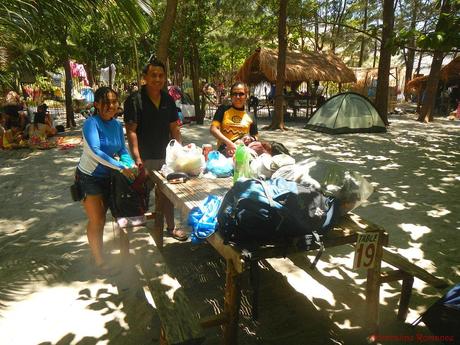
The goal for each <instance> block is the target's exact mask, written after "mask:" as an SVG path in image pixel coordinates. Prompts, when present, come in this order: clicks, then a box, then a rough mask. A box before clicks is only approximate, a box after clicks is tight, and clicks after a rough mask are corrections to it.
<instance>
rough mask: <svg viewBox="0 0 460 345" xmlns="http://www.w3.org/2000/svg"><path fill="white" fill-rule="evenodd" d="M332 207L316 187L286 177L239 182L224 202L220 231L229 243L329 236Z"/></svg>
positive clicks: (266, 242) (219, 213)
mask: <svg viewBox="0 0 460 345" xmlns="http://www.w3.org/2000/svg"><path fill="white" fill-rule="evenodd" d="M330 206H331V200H329V199H327V198H326V197H325V196H324V195H323V194H322V193H321V192H320V191H318V190H316V189H314V188H313V187H312V186H304V185H300V184H297V183H296V182H292V181H287V180H285V179H283V178H277V179H272V180H266V181H262V180H257V179H247V180H239V181H237V182H235V184H234V185H233V187H232V188H231V189H230V190H229V191H228V192H227V194H226V195H225V196H224V199H223V200H222V204H221V206H220V209H219V212H218V214H217V221H218V226H217V229H218V231H219V232H220V233H221V234H222V237H223V239H224V242H225V243H228V242H232V243H237V244H256V245H259V244H272V243H279V242H285V243H287V242H289V241H290V239H292V238H295V237H300V236H304V235H311V234H319V235H322V234H325V233H326V232H327V230H328V229H329V228H330V226H324V224H325V223H327V222H326V218H328V211H329V209H330ZM329 218H330V217H329ZM329 223H330V224H329V225H332V222H329Z"/></svg>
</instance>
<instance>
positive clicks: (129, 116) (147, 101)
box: [124, 59, 187, 241]
mask: <svg viewBox="0 0 460 345" xmlns="http://www.w3.org/2000/svg"><path fill="white" fill-rule="evenodd" d="M142 74H143V78H144V81H145V85H144V86H142V88H141V90H140V91H139V93H133V94H132V95H131V96H129V97H128V98H127V99H126V101H125V103H124V120H125V126H126V132H127V137H128V143H129V148H130V150H131V154H132V155H133V158H134V160H135V162H136V164H137V165H139V164H143V165H144V167H145V168H146V169H147V171H148V172H149V173H150V172H152V171H154V170H159V169H160V168H161V166H162V165H163V164H164V161H165V155H166V146H167V145H168V143H169V141H170V140H171V139H176V140H177V141H178V142H182V137H181V134H180V128H179V126H178V121H177V120H178V119H179V116H178V114H177V108H176V104H175V103H174V101H173V99H172V98H171V97H170V96H169V95H168V94H167V93H166V92H165V91H163V87H164V85H165V82H166V71H165V66H164V64H163V63H162V62H161V61H158V60H156V59H152V60H150V62H149V63H148V64H147V66H145V67H144V69H143V71H142ZM160 209H161V210H162V213H163V214H164V216H165V220H166V228H167V230H168V233H169V234H170V235H171V236H172V237H174V238H175V239H177V240H180V241H185V240H186V239H187V233H186V232H185V231H184V230H181V229H176V228H175V225H174V206H173V204H172V203H171V201H169V199H167V198H166V197H164V196H163V194H162V193H159V191H158V190H157V189H155V210H160Z"/></svg>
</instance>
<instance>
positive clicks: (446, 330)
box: [413, 283, 460, 344]
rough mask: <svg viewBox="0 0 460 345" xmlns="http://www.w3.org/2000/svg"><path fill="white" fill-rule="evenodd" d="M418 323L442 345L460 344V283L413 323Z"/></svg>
mask: <svg viewBox="0 0 460 345" xmlns="http://www.w3.org/2000/svg"><path fill="white" fill-rule="evenodd" d="M420 321H423V323H424V324H425V325H426V326H427V327H428V328H429V329H430V331H431V332H432V333H433V334H434V335H435V336H437V337H438V338H439V339H438V340H439V341H441V342H444V344H460V283H459V284H457V285H455V286H454V287H453V288H452V289H450V290H449V291H448V292H447V293H446V294H445V295H444V296H443V297H441V298H440V299H439V300H438V301H437V302H436V303H435V304H433V305H432V306H431V307H429V308H428V309H427V310H426V311H425V312H424V313H423V314H422V316H420V318H418V319H417V320H415V321H414V323H413V325H417V324H418V323H419V322H420Z"/></svg>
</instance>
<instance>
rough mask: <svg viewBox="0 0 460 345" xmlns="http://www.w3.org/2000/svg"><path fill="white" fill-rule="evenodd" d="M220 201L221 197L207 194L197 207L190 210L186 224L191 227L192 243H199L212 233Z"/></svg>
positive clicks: (214, 228)
mask: <svg viewBox="0 0 460 345" xmlns="http://www.w3.org/2000/svg"><path fill="white" fill-rule="evenodd" d="M221 202H222V197H218V196H216V195H208V197H207V198H206V199H204V200H203V201H202V202H201V205H200V206H199V207H194V208H192V209H191V210H190V213H189V215H188V225H190V226H191V227H192V233H191V234H190V239H191V240H192V243H195V244H197V243H201V242H203V241H204V240H205V239H206V238H207V237H209V236H211V235H212V234H213V233H214V231H215V230H216V225H217V212H218V211H219V207H220V204H221Z"/></svg>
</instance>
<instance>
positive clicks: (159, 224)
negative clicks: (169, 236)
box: [150, 211, 164, 249]
mask: <svg viewBox="0 0 460 345" xmlns="http://www.w3.org/2000/svg"><path fill="white" fill-rule="evenodd" d="M163 228H164V216H163V213H162V212H160V211H157V212H156V213H155V221H154V224H153V229H151V230H150V235H151V236H152V237H153V240H154V241H155V244H156V245H157V248H160V249H161V248H163Z"/></svg>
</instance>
